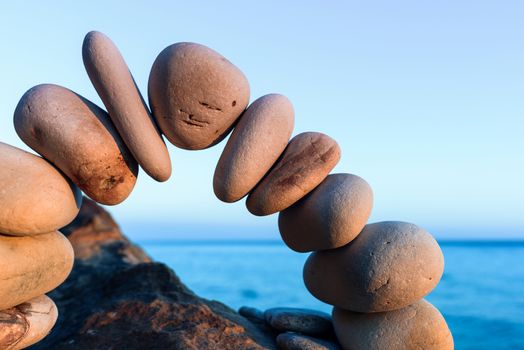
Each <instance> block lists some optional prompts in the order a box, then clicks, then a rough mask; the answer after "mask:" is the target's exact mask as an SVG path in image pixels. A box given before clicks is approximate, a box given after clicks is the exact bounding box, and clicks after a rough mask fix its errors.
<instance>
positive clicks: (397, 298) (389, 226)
mask: <svg viewBox="0 0 524 350" xmlns="http://www.w3.org/2000/svg"><path fill="white" fill-rule="evenodd" d="M443 270H444V257H443V255H442V251H441V250H440V247H439V246H438V244H437V242H436V241H435V239H434V238H433V237H432V236H431V235H430V234H429V233H427V232H426V231H424V230H423V229H421V228H419V227H417V226H416V225H413V224H408V223H404V222H395V221H389V222H379V223H375V224H369V225H366V227H364V230H363V231H362V232H361V233H360V234H359V235H358V236H357V238H355V239H354V240H353V241H352V242H351V243H349V244H348V245H346V246H344V247H341V248H338V249H333V250H324V251H320V252H315V253H313V254H311V255H310V257H309V258H308V260H307V261H306V264H305V266H304V282H305V284H306V287H307V289H308V290H309V291H310V292H311V294H313V295H314V296H315V297H316V298H318V299H320V300H322V301H324V302H326V303H328V304H331V305H334V306H338V307H340V308H343V309H346V310H351V311H357V312H381V311H388V310H396V309H400V308H402V307H404V306H407V305H409V304H412V303H414V302H416V301H417V300H419V299H421V298H423V297H424V296H425V295H427V294H428V293H429V292H430V291H431V290H433V288H435V286H436V285H437V284H438V282H439V280H440V278H441V277H442V273H443Z"/></svg>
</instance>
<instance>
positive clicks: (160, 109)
mask: <svg viewBox="0 0 524 350" xmlns="http://www.w3.org/2000/svg"><path fill="white" fill-rule="evenodd" d="M148 92H149V105H150V106H151V110H152V112H153V115H154V117H155V118H156V120H157V122H158V125H159V126H160V129H161V130H162V132H163V133H164V134H165V135H166V137H167V139H168V140H169V141H170V142H171V143H173V144H174V145H176V146H178V147H180V148H185V149H194V150H197V149H204V148H207V147H210V146H213V145H215V144H217V143H218V142H220V141H221V140H222V139H223V138H224V137H225V136H226V135H227V133H228V132H229V131H230V130H231V127H232V125H233V124H234V123H235V121H236V120H237V118H238V117H239V116H240V114H241V113H242V112H243V111H244V109H245V108H246V106H247V104H248V102H249V83H248V81H247V79H246V77H245V76H244V74H243V73H242V72H241V71H240V70H239V69H238V68H237V67H235V66H234V65H233V64H232V63H231V62H229V61H228V60H227V59H226V58H224V57H223V56H222V55H220V54H219V53H217V52H215V51H213V50H212V49H210V48H208V47H206V46H203V45H199V44H194V43H177V44H173V45H171V46H168V47H167V48H165V49H164V50H163V51H162V52H161V53H160V54H159V55H158V57H157V58H156V60H155V62H154V63H153V67H152V68H151V73H150V76H149V91H148Z"/></svg>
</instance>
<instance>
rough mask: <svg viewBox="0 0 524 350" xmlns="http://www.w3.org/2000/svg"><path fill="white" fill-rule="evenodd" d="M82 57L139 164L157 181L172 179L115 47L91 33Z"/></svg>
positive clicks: (150, 122)
mask: <svg viewBox="0 0 524 350" xmlns="http://www.w3.org/2000/svg"><path fill="white" fill-rule="evenodd" d="M82 57H83V59H84V66H85V68H86V71H87V74H88V75H89V78H90V79H91V82H92V83H93V85H94V87H95V89H96V91H97V92H98V95H99V96H100V98H101V99H102V101H103V102H104V105H105V106H106V108H107V111H108V113H109V116H110V117H111V120H112V121H113V123H114V124H115V126H116V128H117V129H118V132H119V133H120V136H122V139H123V140H124V141H125V143H126V145H127V147H128V148H129V150H130V151H131V153H132V154H133V156H134V157H135V159H136V160H137V162H138V163H139V164H140V166H141V167H142V169H144V171H145V172H146V173H148V174H149V175H150V176H151V177H152V178H154V179H155V180H157V181H166V180H167V179H169V177H170V176H171V160H170V159H169V153H168V152H167V147H166V145H165V144H164V141H163V140H162V136H161V135H160V133H159V131H158V130H157V127H156V125H155V122H154V120H153V117H152V116H151V114H150V113H149V109H148V107H147V106H146V104H145V103H144V100H143V98H142V95H141V94H140V91H139V90H138V87H137V86H136V84H135V81H134V79H133V76H132V75H131V72H130V71H129V68H128V67H127V64H126V62H125V61H124V58H123V57H122V55H121V53H120V51H119V50H118V48H117V47H116V45H115V44H114V43H113V42H112V41H111V39H109V38H108V37H107V36H106V35H104V34H103V33H100V32H96V31H92V32H89V33H87V35H86V37H85V38H84V44H83V46H82Z"/></svg>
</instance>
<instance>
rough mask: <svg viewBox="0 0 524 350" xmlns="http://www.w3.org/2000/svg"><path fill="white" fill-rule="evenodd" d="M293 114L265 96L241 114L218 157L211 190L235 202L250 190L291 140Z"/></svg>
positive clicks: (284, 102) (284, 103)
mask: <svg viewBox="0 0 524 350" xmlns="http://www.w3.org/2000/svg"><path fill="white" fill-rule="evenodd" d="M293 125H294V112H293V106H292V105H291V102H289V100H288V99H287V98H286V97H285V96H282V95H278V94H270V95H265V96H262V97H260V98H259V99H257V100H256V101H255V102H253V103H252V104H251V105H250V106H249V107H248V109H247V110H246V111H245V112H244V114H242V117H241V118H240V121H239V122H238V123H237V125H236V126H235V129H234V130H233V133H232V134H231V136H230V137H229V140H228V141H227V144H226V147H225V148H224V151H223V152H222V155H221V156H220V159H219V161H218V164H217V167H216V169H215V175H214V177H213V189H214V191H215V194H216V196H217V197H218V199H220V200H222V201H224V202H228V203H230V202H235V201H238V200H239V199H241V198H242V197H244V196H245V195H246V194H248V193H249V191H251V190H252V189H253V188H254V187H255V186H256V184H257V183H258V182H259V181H260V180H261V179H262V177H264V175H265V174H266V173H267V172H268V171H269V169H270V168H271V167H272V166H273V164H274V163H275V162H276V161H277V159H278V157H280V155H281V154H282V152H283V151H284V149H285V148H286V145H287V143H288V141H289V138H290V137H291V132H292V131H293Z"/></svg>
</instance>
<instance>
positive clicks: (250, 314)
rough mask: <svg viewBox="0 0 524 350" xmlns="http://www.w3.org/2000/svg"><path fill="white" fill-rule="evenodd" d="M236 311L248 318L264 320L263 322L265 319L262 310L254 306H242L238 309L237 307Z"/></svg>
mask: <svg viewBox="0 0 524 350" xmlns="http://www.w3.org/2000/svg"><path fill="white" fill-rule="evenodd" d="M238 313H239V314H240V315H242V316H244V317H245V318H248V319H250V320H255V321H264V322H265V321H266V319H265V317H264V311H262V310H259V309H257V308H254V307H249V306H242V307H241V308H240V309H238Z"/></svg>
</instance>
